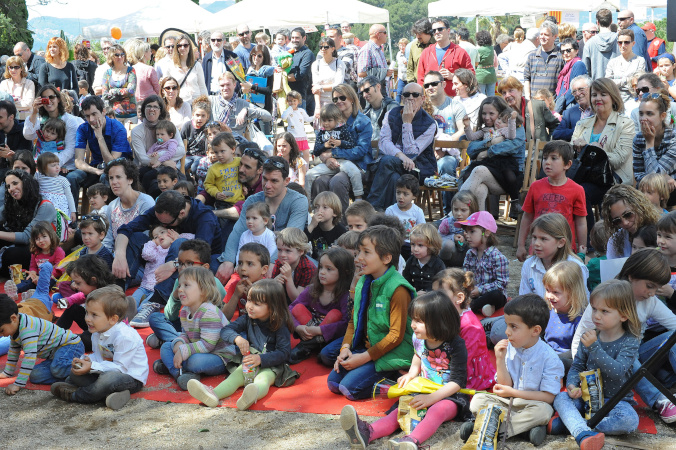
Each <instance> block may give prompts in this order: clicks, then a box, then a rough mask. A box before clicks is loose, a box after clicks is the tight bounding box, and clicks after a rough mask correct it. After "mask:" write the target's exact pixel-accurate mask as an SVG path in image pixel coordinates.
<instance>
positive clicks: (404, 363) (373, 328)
mask: <svg viewBox="0 0 676 450" xmlns="http://www.w3.org/2000/svg"><path fill="white" fill-rule="evenodd" d="M364 280H365V277H361V278H360V279H359V281H358V282H357V286H356V288H355V293H354V311H353V315H352V317H353V321H354V328H355V330H356V329H357V321H358V320H359V306H360V304H361V289H362V286H363V285H364ZM399 286H404V287H405V288H406V289H408V290H409V291H410V292H411V298H413V297H415V289H414V288H413V286H411V285H410V284H409V282H408V281H406V279H405V278H404V277H403V276H401V274H399V272H397V268H396V267H390V268H389V269H388V270H387V272H385V274H384V275H383V276H382V277H380V278H378V279H375V280H373V282H372V283H371V301H370V302H369V310H368V315H367V320H368V324H367V326H366V336H367V338H368V341H369V342H370V343H371V345H375V344H377V343H378V342H380V341H381V340H382V339H383V338H384V337H385V336H387V334H388V333H389V332H390V300H391V299H392V295H393V294H394V291H395V290H396V289H397V288H398V287H399ZM355 337H356V335H355ZM412 338H413V336H412V331H411V318H410V317H407V319H406V330H405V331H404V340H403V341H402V342H401V344H399V345H398V346H397V347H395V348H394V349H392V350H390V351H389V352H387V353H386V354H385V355H383V356H382V357H381V358H379V359H377V360H376V361H375V364H376V371H378V372H384V371H389V370H399V369H408V368H409V367H411V360H412V359H413V339H412ZM352 346H353V348H354V341H353V345H352Z"/></svg>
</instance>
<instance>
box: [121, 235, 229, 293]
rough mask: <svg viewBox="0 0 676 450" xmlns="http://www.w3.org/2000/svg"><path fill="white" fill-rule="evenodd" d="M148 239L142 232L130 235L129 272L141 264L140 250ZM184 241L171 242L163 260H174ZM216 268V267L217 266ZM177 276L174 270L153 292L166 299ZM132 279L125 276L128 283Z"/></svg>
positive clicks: (137, 269) (132, 271) (135, 271)
mask: <svg viewBox="0 0 676 450" xmlns="http://www.w3.org/2000/svg"><path fill="white" fill-rule="evenodd" d="M149 240H150V237H148V235H146V234H144V233H140V232H137V233H134V234H132V235H131V239H129V244H127V264H129V273H132V274H135V273H137V272H138V271H139V269H140V267H141V264H142V263H143V260H142V259H141V252H142V251H143V246H144V245H145V243H146V242H148V241H149ZM184 241H185V239H183V238H181V239H176V240H175V241H174V242H173V243H172V244H171V247H169V252H168V253H167V257H166V258H165V259H164V261H165V262H166V261H174V260H175V259H176V258H178V249H179V247H180V246H181V244H182V243H183V242H184ZM216 269H218V267H217V268H216ZM177 278H178V271H174V273H173V274H172V275H171V276H170V277H169V278H167V279H166V280H164V281H163V282H161V283H157V284H156V285H155V292H157V293H159V294H160V295H161V296H162V298H164V300H165V301H166V300H167V299H168V298H169V296H170V295H171V291H172V290H173V289H174V282H175V281H176V279H177ZM132 281H133V278H132V277H128V278H127V282H128V283H131V282H132ZM151 295H152V294H151Z"/></svg>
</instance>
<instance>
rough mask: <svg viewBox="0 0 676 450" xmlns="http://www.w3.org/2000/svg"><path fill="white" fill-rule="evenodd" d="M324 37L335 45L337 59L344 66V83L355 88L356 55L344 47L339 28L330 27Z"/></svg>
mask: <svg viewBox="0 0 676 450" xmlns="http://www.w3.org/2000/svg"><path fill="white" fill-rule="evenodd" d="M326 36H327V37H329V38H331V39H333V42H334V43H335V44H336V51H337V52H338V59H340V60H341V61H343V64H345V83H347V84H349V85H350V86H352V88H353V89H355V90H356V88H357V55H356V54H355V53H354V51H352V49H351V48H349V47H347V46H346V45H345V41H343V32H342V31H340V27H332V28H329V29H328V30H326Z"/></svg>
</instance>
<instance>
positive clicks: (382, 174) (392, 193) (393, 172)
mask: <svg viewBox="0 0 676 450" xmlns="http://www.w3.org/2000/svg"><path fill="white" fill-rule="evenodd" d="M405 173H407V171H406V170H404V165H403V163H402V162H401V159H399V158H397V157H395V156H389V155H385V156H383V157H382V158H381V159H380V162H379V163H378V171H377V172H376V176H375V178H374V179H373V184H372V185H371V191H370V193H369V196H368V198H367V199H366V200H368V202H369V203H370V204H371V205H373V207H374V208H375V209H376V210H381V211H384V210H385V208H387V207H388V206H390V205H394V204H395V203H396V201H397V195H396V184H397V180H398V179H399V178H400V177H401V176H402V175H404V174H405Z"/></svg>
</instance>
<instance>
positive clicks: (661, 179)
mask: <svg viewBox="0 0 676 450" xmlns="http://www.w3.org/2000/svg"><path fill="white" fill-rule="evenodd" d="M668 181H669V176H668V175H666V174H662V173H649V174H647V175H646V176H644V177H643V178H641V181H640V182H639V183H638V190H639V191H641V192H643V194H644V195H645V196H646V197H648V200H650V203H652V204H653V205H655V208H658V209H660V210H661V211H662V213H663V214H666V213H668V212H669V211H667V210H666V207H667V201H668V200H669V196H670V195H671V191H670V190H669V182H668Z"/></svg>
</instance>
